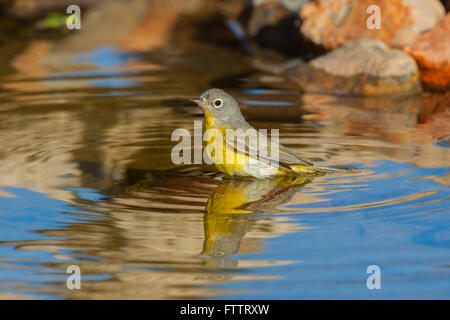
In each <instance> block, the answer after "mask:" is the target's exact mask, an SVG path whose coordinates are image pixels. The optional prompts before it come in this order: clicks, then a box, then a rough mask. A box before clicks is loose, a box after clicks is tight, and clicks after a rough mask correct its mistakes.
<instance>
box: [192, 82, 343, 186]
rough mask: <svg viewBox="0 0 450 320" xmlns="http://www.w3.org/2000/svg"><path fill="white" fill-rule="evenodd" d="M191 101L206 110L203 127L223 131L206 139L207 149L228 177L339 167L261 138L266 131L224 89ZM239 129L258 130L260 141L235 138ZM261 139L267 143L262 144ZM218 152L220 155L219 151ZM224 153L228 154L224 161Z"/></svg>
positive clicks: (245, 130) (314, 172) (258, 176)
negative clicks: (323, 164) (324, 164)
mask: <svg viewBox="0 0 450 320" xmlns="http://www.w3.org/2000/svg"><path fill="white" fill-rule="evenodd" d="M191 101H193V102H195V103H197V104H198V105H199V106H200V107H201V108H202V110H203V113H204V116H205V121H204V129H206V130H215V132H219V133H220V134H219V135H215V136H214V139H212V138H211V139H209V141H207V142H206V146H205V150H206V151H207V155H208V157H209V158H210V159H211V162H212V163H213V164H214V165H215V166H216V167H217V169H218V170H219V171H221V172H223V173H224V174H225V175H227V176H229V177H236V176H237V177H254V178H258V179H265V178H271V177H277V176H285V175H299V174H300V175H305V174H308V175H309V174H323V173H325V172H333V171H337V170H336V169H334V168H323V167H316V166H314V165H313V164H312V163H311V162H309V161H305V160H302V159H300V158H299V157H297V156H296V155H295V154H294V153H292V152H291V151H289V150H288V149H287V148H285V147H283V146H282V145H280V144H278V143H275V144H274V143H272V141H269V138H268V137H267V135H265V139H261V136H260V135H263V137H264V133H261V131H259V132H258V131H257V130H256V129H255V128H253V127H252V126H251V125H250V124H248V123H247V121H245V119H244V117H243V115H242V113H241V110H240V109H239V105H238V102H237V101H236V100H235V99H234V98H233V97H232V96H231V95H229V94H228V93H226V92H225V91H223V90H221V89H210V90H207V91H205V92H204V93H203V94H202V95H201V96H200V97H199V98H195V99H191ZM233 132H235V133H234V134H233ZM236 132H247V133H248V132H255V133H257V134H256V136H258V138H259V142H258V143H255V142H254V141H251V139H245V140H244V139H236V136H237V135H238V134H237V133H236ZM217 136H219V139H218V138H217ZM270 140H271V139H270ZM261 141H264V143H262V144H261V143H260V142H261ZM262 147H263V148H266V150H265V152H262V151H264V150H261V148H262ZM217 152H220V153H221V155H218V154H216V153H217ZM230 155H231V156H230ZM225 156H226V157H227V158H226V160H225V161H224V160H223V159H225ZM229 159H232V161H229Z"/></svg>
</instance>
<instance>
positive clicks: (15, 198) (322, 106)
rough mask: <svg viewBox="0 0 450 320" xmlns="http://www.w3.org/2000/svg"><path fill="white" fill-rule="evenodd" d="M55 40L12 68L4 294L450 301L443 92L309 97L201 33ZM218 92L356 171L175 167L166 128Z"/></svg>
mask: <svg viewBox="0 0 450 320" xmlns="http://www.w3.org/2000/svg"><path fill="white" fill-rule="evenodd" d="M46 46H48V44H45V43H43V42H40V41H37V40H36V41H34V42H31V43H30V44H29V45H28V47H27V48H26V49H25V50H24V51H21V52H22V53H21V54H18V57H16V58H15V61H16V62H17V61H19V62H17V63H12V65H13V66H15V67H12V68H9V69H5V70H4V71H2V73H1V74H0V88H1V91H0V140H1V149H0V297H1V298H11V297H14V298H31V299H47V298H51V299H100V298H102V299H103V298H106V299H110V298H138V299H179V298H189V299H200V298H211V299H216V298H231V299H260V298H262V299H305V298H356V299H359V298H369V299H371V298H402V299H403V298H427V299H431V298H437V299H442V298H446V299H448V298H450V269H449V265H450V259H449V258H450V233H449V227H450V219H449V195H450V192H449V181H450V179H449V178H450V175H449V170H448V166H449V159H450V158H449V149H448V139H447V138H443V139H441V140H438V138H440V137H442V136H445V135H446V134H448V132H447V131H446V130H448V126H445V125H443V124H445V123H446V121H447V120H448V118H446V115H445V112H435V110H434V111H433V110H431V111H430V110H429V108H428V107H427V106H428V105H427V101H428V100H432V99H434V98H433V97H431V98H430V97H428V98H427V97H425V98H424V97H423V96H422V97H418V96H415V97H404V98H401V97H397V98H384V99H374V98H372V99H360V98H359V99H358V98H354V99H350V98H339V97H332V96H326V95H320V94H306V93H302V92H300V90H298V88H296V87H295V85H293V84H292V83H290V82H288V81H286V80H285V79H283V78H282V77H279V76H275V75H273V74H269V73H267V72H262V71H258V70H257V69H255V68H254V67H253V65H254V64H253V62H254V58H252V57H248V56H246V55H244V54H243V53H241V52H240V51H239V50H236V49H235V48H224V47H218V46H216V45H212V44H206V43H198V44H197V45H196V46H180V45H173V44H171V45H167V46H163V47H159V48H157V49H154V50H150V51H149V52H145V53H142V52H135V51H130V50H124V49H122V48H119V47H116V46H110V45H108V44H105V45H96V46H95V47H94V48H92V49H89V50H66V49H67V48H66V46H67V44H64V43H63V45H56V46H55V47H52V48H53V49H52V50H49V49H47V47H46ZM218 52H219V53H218ZM21 59H22V60H21ZM20 61H22V63H20ZM23 61H26V65H24V64H23ZM231 61H232V63H231ZM210 87H221V88H223V89H225V90H227V91H229V92H230V93H231V94H232V95H234V96H236V97H238V98H239V99H240V101H241V103H242V109H243V111H244V113H245V114H246V116H247V117H248V119H249V120H250V122H251V123H252V124H253V125H254V126H255V127H258V128H269V129H270V128H279V129H280V142H281V143H282V144H284V145H286V146H287V147H289V148H290V149H291V150H293V151H294V152H295V153H297V154H298V155H300V156H302V157H304V158H307V159H312V160H313V161H315V162H317V163H319V164H320V165H321V166H331V165H340V166H345V167H351V168H354V169H355V170H354V171H353V172H350V173H343V174H329V175H327V176H323V177H317V178H315V179H312V180H311V179H305V180H304V181H297V183H295V184H292V185H288V184H283V183H278V182H277V181H273V180H261V181H258V180H256V181H238V180H224V179H222V176H221V175H220V174H217V173H215V172H214V171H212V168H211V167H208V166H206V165H200V166H198V165H195V166H194V165H192V166H176V165H174V164H173V163H172V162H171V159H170V152H171V149H172V147H173V146H174V145H175V142H171V141H170V137H171V133H172V132H173V130H175V129H177V128H186V129H189V130H191V132H193V131H192V130H193V125H194V121H195V120H201V114H200V111H199V110H198V109H197V108H196V107H195V106H194V105H193V104H191V103H190V102H189V101H188V100H187V99H188V98H191V97H195V96H198V95H199V94H200V93H201V92H202V91H203V90H205V89H208V88H210ZM427 99H428V100H427ZM446 141H447V142H446ZM69 265H78V266H79V267H80V268H81V270H82V289H81V290H68V289H67V288H66V279H67V276H68V275H67V274H66V269H67V267H68V266H69ZM370 265H378V266H379V267H380V268H381V274H382V275H381V276H382V278H381V279H382V280H381V290H369V289H368V288H367V286H366V279H367V278H368V276H369V274H367V273H366V269H367V267H368V266H370Z"/></svg>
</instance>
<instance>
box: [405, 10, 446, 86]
mask: <svg viewBox="0 0 450 320" xmlns="http://www.w3.org/2000/svg"><path fill="white" fill-rule="evenodd" d="M405 51H406V52H408V53H409V54H410V55H412V56H413V57H414V59H416V61H417V63H418V64H419V69H420V78H421V80H422V81H423V83H424V84H426V85H427V86H429V87H432V88H436V89H441V90H449V89H450V13H448V14H447V16H446V17H445V18H444V19H442V21H441V22H439V24H438V25H437V26H436V27H434V28H433V29H432V30H430V31H428V32H425V33H424V34H422V35H420V36H419V37H418V38H417V39H416V40H415V41H414V42H413V43H412V45H411V46H409V47H407V48H405Z"/></svg>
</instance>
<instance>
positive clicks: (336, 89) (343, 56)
mask: <svg viewBox="0 0 450 320" xmlns="http://www.w3.org/2000/svg"><path fill="white" fill-rule="evenodd" d="M287 75H288V76H289V77H290V78H291V79H292V80H294V81H295V82H296V83H297V84H299V85H300V87H301V88H302V89H303V90H305V91H307V92H321V93H331V94H338V95H360V96H377V95H383V94H394V93H395V94H400V93H401V94H413V93H417V92H419V91H420V90H421V88H420V83H419V75H418V69H417V66H416V63H415V61H414V59H413V58H411V57H410V56H409V55H407V54H406V53H404V52H402V51H401V50H398V49H389V48H388V47H387V46H386V45H385V44H384V43H382V42H381V41H378V40H358V41H353V42H350V43H349V44H347V45H345V46H344V47H342V48H339V49H336V50H334V51H332V52H330V53H328V54H325V55H323V56H320V57H318V58H316V59H313V60H311V61H310V62H309V63H308V64H305V65H301V66H300V67H298V68H295V69H293V70H289V71H288V72H287Z"/></svg>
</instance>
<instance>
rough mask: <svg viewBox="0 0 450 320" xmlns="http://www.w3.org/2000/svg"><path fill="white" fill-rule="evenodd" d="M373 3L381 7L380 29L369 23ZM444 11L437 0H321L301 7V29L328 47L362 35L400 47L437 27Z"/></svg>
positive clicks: (306, 34)
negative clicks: (370, 26)
mask: <svg viewBox="0 0 450 320" xmlns="http://www.w3.org/2000/svg"><path fill="white" fill-rule="evenodd" d="M373 4H375V5H377V6H378V7H379V8H380V10H379V11H380V19H379V20H380V29H369V28H368V26H367V19H368V18H369V17H370V16H371V15H372V14H373V11H370V13H367V8H368V7H369V6H370V5H373ZM444 15H445V9H444V7H443V6H442V4H441V3H440V2H439V1H438V0H427V1H423V0H378V1H370V0H333V1H329V0H318V1H317V2H310V3H307V4H306V5H304V6H303V7H302V9H301V14H300V16H301V18H302V20H303V24H302V26H301V32H302V33H303V35H304V36H306V37H307V38H309V39H310V40H312V41H313V42H314V43H315V44H317V45H321V46H323V47H324V48H325V49H333V48H336V47H338V46H340V45H343V44H346V43H348V42H349V41H352V40H358V39H363V38H366V39H378V40H381V41H383V42H384V43H386V44H388V45H389V46H391V47H397V48H401V47H403V46H405V45H408V44H410V43H411V42H412V41H413V40H414V39H415V38H416V37H417V36H418V35H419V34H420V33H421V32H423V31H426V30H428V29H431V28H432V27H434V26H435V25H436V23H437V22H438V21H439V20H440V19H441V18H442V17H443V16H444ZM371 21H372V20H371Z"/></svg>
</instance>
